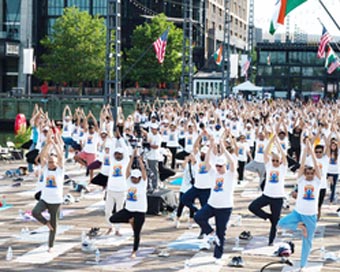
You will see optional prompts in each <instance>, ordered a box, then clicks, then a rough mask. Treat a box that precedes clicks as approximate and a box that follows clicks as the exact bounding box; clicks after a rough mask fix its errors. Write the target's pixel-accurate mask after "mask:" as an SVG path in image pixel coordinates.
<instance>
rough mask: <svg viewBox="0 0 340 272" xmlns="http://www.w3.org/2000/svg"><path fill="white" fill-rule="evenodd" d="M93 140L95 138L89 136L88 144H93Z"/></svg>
mask: <svg viewBox="0 0 340 272" xmlns="http://www.w3.org/2000/svg"><path fill="white" fill-rule="evenodd" d="M92 140H93V137H92V136H89V137H87V144H93V142H92Z"/></svg>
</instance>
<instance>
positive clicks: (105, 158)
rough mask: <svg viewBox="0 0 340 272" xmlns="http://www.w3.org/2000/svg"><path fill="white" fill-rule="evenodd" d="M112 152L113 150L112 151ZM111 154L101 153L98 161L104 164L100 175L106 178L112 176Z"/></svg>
mask: <svg viewBox="0 0 340 272" xmlns="http://www.w3.org/2000/svg"><path fill="white" fill-rule="evenodd" d="M110 151H111V149H110ZM110 151H109V153H106V152H105V151H104V152H102V153H100V154H99V156H98V160H99V161H100V162H101V163H102V166H101V168H100V173H101V174H102V175H104V176H109V174H110V165H111V157H112V156H111V155H110Z"/></svg>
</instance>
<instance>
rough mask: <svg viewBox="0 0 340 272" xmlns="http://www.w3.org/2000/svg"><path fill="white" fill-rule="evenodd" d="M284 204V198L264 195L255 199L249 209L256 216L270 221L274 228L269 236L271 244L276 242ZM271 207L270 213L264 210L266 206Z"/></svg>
mask: <svg viewBox="0 0 340 272" xmlns="http://www.w3.org/2000/svg"><path fill="white" fill-rule="evenodd" d="M282 204H283V198H272V197H268V196H265V195H262V196H260V197H258V198H257V199H255V200H254V201H253V202H252V203H250V205H249V207H248V209H249V211H251V212H252V213H253V214H255V215H256V216H258V217H260V218H262V219H264V220H266V219H269V220H270V222H271V224H272V226H271V228H270V234H269V244H271V243H273V242H274V239H275V236H276V226H277V222H278V221H279V219H280V215H281V209H282ZM268 205H269V206H270V211H271V214H270V213H267V212H265V211H264V210H262V208H263V207H264V206H268Z"/></svg>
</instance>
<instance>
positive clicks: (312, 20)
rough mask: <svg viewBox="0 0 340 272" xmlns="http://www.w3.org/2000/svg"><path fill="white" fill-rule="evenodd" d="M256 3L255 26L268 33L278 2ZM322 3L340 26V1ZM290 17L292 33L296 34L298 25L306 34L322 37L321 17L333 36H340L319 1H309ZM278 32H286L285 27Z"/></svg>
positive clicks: (259, 1)
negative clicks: (295, 30)
mask: <svg viewBox="0 0 340 272" xmlns="http://www.w3.org/2000/svg"><path fill="white" fill-rule="evenodd" d="M254 1H255V8H254V13H255V26H256V27H260V28H263V29H264V32H267V33H268V31H269V24H270V20H271V18H272V14H273V9H274V5H275V2H276V1H277V0H254ZM322 2H323V3H324V4H325V6H326V7H327V8H328V10H329V11H330V13H331V14H332V16H333V17H334V18H335V20H337V23H338V25H340V16H339V14H340V0H322ZM289 17H290V32H294V29H295V25H296V26H298V27H299V28H300V29H301V30H302V31H303V32H305V33H308V34H317V35H321V32H322V28H321V25H320V23H319V21H318V19H317V18H318V17H319V18H320V19H321V21H322V22H323V23H324V25H325V27H326V28H327V30H328V31H329V33H330V34H331V35H332V36H340V30H338V29H337V28H336V26H335V25H334V23H333V22H332V21H331V19H330V18H329V17H328V15H327V13H326V12H325V11H324V9H323V8H322V6H321V4H320V3H319V1H318V0H308V1H307V2H305V3H303V4H302V5H300V6H299V7H298V8H296V9H295V10H293V11H292V12H291V13H290V15H289ZM277 32H278V33H284V32H286V28H285V26H280V27H279V29H278V31H277Z"/></svg>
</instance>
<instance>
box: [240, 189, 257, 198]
mask: <svg viewBox="0 0 340 272" xmlns="http://www.w3.org/2000/svg"><path fill="white" fill-rule="evenodd" d="M261 194H262V192H261V191H259V190H257V189H246V190H244V191H243V192H242V193H241V197H244V198H251V199H255V198H258V197H259V196H260V195H261Z"/></svg>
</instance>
